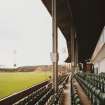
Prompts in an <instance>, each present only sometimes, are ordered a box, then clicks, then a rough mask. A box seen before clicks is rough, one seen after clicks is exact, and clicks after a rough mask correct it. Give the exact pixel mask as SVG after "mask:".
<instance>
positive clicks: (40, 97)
mask: <svg viewBox="0 0 105 105" xmlns="http://www.w3.org/2000/svg"><path fill="white" fill-rule="evenodd" d="M58 80H59V85H60V84H61V83H62V82H63V86H64V84H66V82H67V80H68V76H67V75H63V76H60V77H59V78H58ZM52 91H53V90H52V83H49V84H47V85H45V86H43V87H41V88H39V89H38V90H36V91H34V92H33V93H31V94H30V95H28V96H26V97H24V98H23V99H21V100H19V101H18V102H16V103H14V105H35V104H36V105H42V104H40V103H45V102H47V100H48V99H49V97H50V96H51V94H52ZM53 93H54V92H53Z"/></svg>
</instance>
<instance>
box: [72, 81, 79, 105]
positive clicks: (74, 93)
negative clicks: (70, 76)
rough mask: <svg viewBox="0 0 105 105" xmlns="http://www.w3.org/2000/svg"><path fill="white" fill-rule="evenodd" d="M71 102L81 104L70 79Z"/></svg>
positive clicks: (75, 104) (74, 104) (73, 104)
mask: <svg viewBox="0 0 105 105" xmlns="http://www.w3.org/2000/svg"><path fill="white" fill-rule="evenodd" d="M71 104H72V105H81V101H80V97H79V95H78V92H77V88H76V86H75V85H74V83H73V80H71Z"/></svg>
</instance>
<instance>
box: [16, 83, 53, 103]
mask: <svg viewBox="0 0 105 105" xmlns="http://www.w3.org/2000/svg"><path fill="white" fill-rule="evenodd" d="M50 89H51V84H48V85H46V86H43V87H42V88H40V89H38V90H36V91H34V92H33V93H31V94H30V95H28V96H27V97H25V98H23V99H21V100H19V101H18V102H16V103H15V104H14V105H34V104H35V103H36V102H37V101H39V99H40V98H41V97H42V96H43V95H45V94H46V93H47V92H48V91H49V90H50Z"/></svg>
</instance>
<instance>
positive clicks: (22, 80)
mask: <svg viewBox="0 0 105 105" xmlns="http://www.w3.org/2000/svg"><path fill="white" fill-rule="evenodd" d="M49 76H50V72H42V71H40V72H14V73H6V72H5V73H0V99H1V98H4V97H6V96H9V95H11V94H13V93H16V92H19V91H22V90H24V89H27V88H29V87H31V86H33V85H35V84H38V83H39V82H42V81H44V80H47V79H48V78H49Z"/></svg>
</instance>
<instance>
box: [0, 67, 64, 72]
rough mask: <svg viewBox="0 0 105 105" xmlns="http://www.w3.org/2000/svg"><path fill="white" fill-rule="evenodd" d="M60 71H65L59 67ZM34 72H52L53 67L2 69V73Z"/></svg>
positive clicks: (0, 70) (0, 69)
mask: <svg viewBox="0 0 105 105" xmlns="http://www.w3.org/2000/svg"><path fill="white" fill-rule="evenodd" d="M58 69H59V70H63V71H64V70H65V67H64V66H62V65H59V66H58ZM33 71H52V65H38V66H23V67H18V68H16V69H15V68H14V69H13V68H0V72H33Z"/></svg>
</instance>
